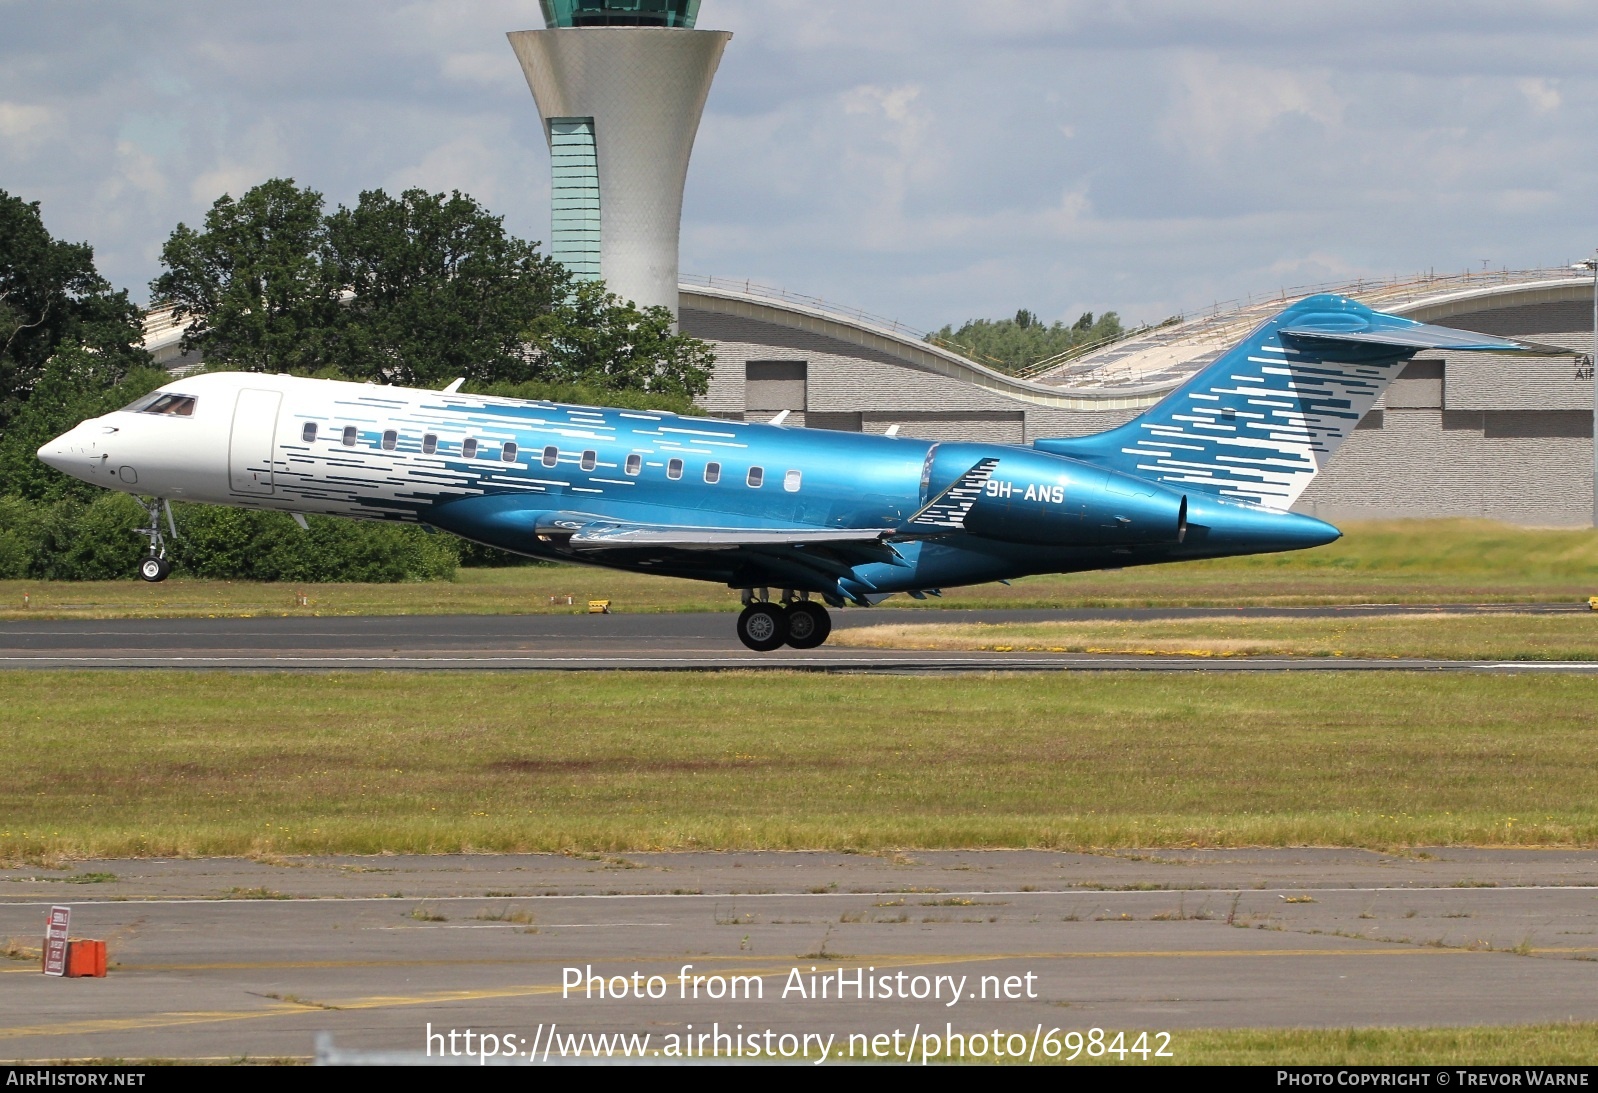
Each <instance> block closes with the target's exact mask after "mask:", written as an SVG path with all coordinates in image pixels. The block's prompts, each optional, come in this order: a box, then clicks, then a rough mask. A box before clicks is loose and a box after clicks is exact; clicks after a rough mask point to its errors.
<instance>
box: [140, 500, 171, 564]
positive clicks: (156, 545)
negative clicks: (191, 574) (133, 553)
mask: <svg viewBox="0 0 1598 1093" xmlns="http://www.w3.org/2000/svg"><path fill="white" fill-rule="evenodd" d="M144 508H145V511H146V512H147V513H148V514H149V517H150V523H149V526H147V527H142V528H139V534H140V535H143V536H145V537H146V538H147V539H149V540H150V552H149V553H148V554H146V555H145V556H144V558H143V559H142V560H140V562H139V579H140V580H143V581H149V582H151V583H152V584H154V583H158V582H160V581H164V580H166V578H167V574H168V573H171V572H172V563H171V562H169V561H167V557H166V536H165V535H163V534H161V513H162V511H163V510H165V512H166V522H167V526H168V527H169V528H171V529H172V538H174V539H176V538H177V537H178V525H177V521H176V520H174V519H173V518H172V506H171V505H170V504H168V503H167V502H166V501H164V500H162V499H161V498H159V497H153V498H151V499H150V500H149V501H148V502H147V503H146V504H145V506H144Z"/></svg>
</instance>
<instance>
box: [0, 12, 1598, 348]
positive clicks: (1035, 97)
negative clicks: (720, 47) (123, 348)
mask: <svg viewBox="0 0 1598 1093" xmlns="http://www.w3.org/2000/svg"><path fill="white" fill-rule="evenodd" d="M699 25H700V27H702V28H706V29H715V30H729V31H732V32H733V35H734V36H733V39H732V41H731V43H730V44H729V46H728V48H727V52H726V55H725V57H724V59H723V61H722V66H721V70H720V72H719V73H718V75H717V78H716V83H715V85H714V87H713V89H712V91H711V94H710V101H709V103H708V105H707V107H706V111H705V117H704V120H703V123H702V125H701V127H700V132H699V139H698V143H697V145H696V146H695V151H694V159H693V164H692V167H691V169H690V171H689V177H688V189H687V195H686V202H685V207H684V212H683V232H682V249H681V263H682V269H683V271H684V272H685V273H692V274H701V275H705V274H710V275H715V276H718V277H727V278H738V279H744V278H748V279H750V280H753V281H756V282H759V283H762V284H765V285H769V286H774V287H779V288H783V289H786V290H788V291H791V292H797V293H804V294H807V295H810V296H815V297H820V298H822V299H824V300H827V301H829V302H835V303H837V304H840V305H845V306H848V307H852V308H858V309H862V310H864V311H867V312H870V313H873V314H876V315H881V316H886V317H890V318H893V319H896V320H899V321H901V322H904V323H907V324H909V325H911V326H913V327H916V328H919V329H924V330H929V329H936V328H937V327H940V326H942V325H943V324H944V323H954V324H956V325H958V324H959V323H960V322H962V321H964V320H965V319H969V318H979V317H988V318H998V317H1004V316H1009V315H1013V314H1014V313H1015V311H1016V310H1017V309H1018V308H1023V307H1024V308H1027V309H1030V310H1031V311H1033V312H1035V313H1037V314H1039V315H1041V316H1042V317H1044V318H1045V319H1048V320H1055V319H1063V320H1065V321H1067V322H1070V321H1073V320H1074V319H1075V318H1076V317H1077V316H1078V315H1080V314H1081V313H1082V312H1084V311H1093V312H1095V313H1099V312H1103V311H1106V310H1114V311H1117V312H1119V313H1120V315H1121V316H1122V318H1123V319H1125V320H1128V321H1130V322H1151V321H1152V322H1157V321H1159V320H1161V319H1163V318H1165V317H1167V316H1169V315H1174V314H1180V313H1190V312H1192V311H1195V310H1200V309H1203V308H1206V307H1209V306H1211V305H1212V304H1213V303H1215V302H1217V301H1226V300H1233V299H1239V298H1242V297H1245V296H1248V295H1250V294H1256V295H1257V294H1262V293H1275V292H1278V291H1281V290H1282V289H1284V288H1292V287H1297V286H1308V285H1316V284H1325V283H1329V282H1349V281H1354V280H1356V279H1359V278H1387V277H1392V276H1407V275H1412V274H1416V273H1423V272H1425V271H1428V270H1436V271H1438V272H1444V271H1449V272H1458V271H1463V270H1465V269H1467V268H1472V269H1480V268H1482V266H1483V263H1486V264H1487V265H1489V266H1490V267H1491V268H1493V269H1499V268H1510V269H1521V268H1532V267H1539V266H1547V265H1564V264H1567V263H1569V262H1572V261H1576V260H1578V259H1581V258H1583V257H1586V256H1589V255H1591V254H1592V253H1593V250H1594V247H1595V246H1598V148H1595V141H1594V137H1595V135H1598V76H1595V75H1594V74H1593V71H1594V69H1595V68H1598V61H1595V59H1598V5H1594V4H1592V3H1591V0H1519V2H1517V3H1515V4H1504V3H1502V2H1501V0H1449V2H1444V0H1431V2H1421V0H1383V2H1370V0H1341V2H1339V3H1337V4H1326V3H1316V4H1309V3H1303V2H1299V0H1268V2H1267V0H1212V2H1205V0H966V2H963V3H956V2H953V0H704V4H703V6H702V8H701V12H700V21H699ZM541 26H542V20H541V18H540V16H539V12H538V4H537V2H536V0H427V2H410V3H406V2H398V0H320V2H316V3H312V2H309V0H272V2H271V3H270V4H261V3H253V2H246V0H207V2H204V3H201V2H199V0H160V2H154V0H101V2H93V0H0V189H3V190H5V191H7V192H8V193H11V194H13V195H15V196H20V197H23V198H25V199H26V200H29V201H39V202H41V203H42V209H43V214H44V218H45V223H46V225H47V226H48V228H49V229H50V230H51V232H52V233H53V234H55V235H56V236H57V237H59V238H65V239H70V240H73V241H79V240H84V241H88V242H89V243H91V244H92V245H93V246H94V248H95V253H96V257H97V260H98V263H99V266H100V270H101V272H102V273H103V274H105V276H106V277H108V278H109V279H110V280H111V281H112V282H113V283H114V284H116V285H118V286H119V287H125V288H127V289H129V290H130V291H131V292H132V293H133V295H134V297H135V299H138V300H140V301H143V300H145V299H146V298H147V296H148V290H147V285H148V282H149V281H150V279H151V278H153V277H155V276H156V275H157V274H158V273H160V271H161V267H160V251H161V246H162V244H163V243H164V242H165V240H166V238H167V237H168V235H170V233H171V231H172V229H173V228H174V227H175V226H176V225H177V224H178V223H179V222H180V221H182V222H185V223H188V224H190V225H197V224H199V223H201V222H202V221H203V219H204V215H205V211H206V209H207V208H209V207H210V205H211V203H212V202H213V201H215V200H216V198H217V197H219V196H220V195H222V194H223V193H232V194H234V195H238V194H239V193H242V192H243V191H244V190H245V189H247V188H249V187H250V186H252V185H255V184H256V183H258V182H261V181H264V180H265V179H268V178H272V177H289V178H293V179H295V180H296V181H297V182H299V183H300V184H301V185H304V186H310V187H313V188H315V189H316V190H318V191H320V192H321V193H322V194H324V195H325V197H326V199H327V202H328V204H329V207H330V208H331V207H334V206H336V205H338V204H353V203H354V202H355V201H356V200H357V198H358V196H359V194H360V193H361V191H362V190H367V189H373V188H378V187H381V188H383V189H387V190H389V191H390V192H397V191H399V190H402V189H405V188H407V187H411V186H419V187H423V188H426V189H428V190H430V191H433V192H447V191H450V190H457V189H458V190H461V191H462V192H465V193H469V194H471V195H472V196H474V197H476V198H477V199H478V200H480V201H481V202H482V203H483V204H484V205H486V206H487V207H488V208H489V209H491V210H492V211H494V212H495V213H497V214H499V215H501V216H503V217H504V218H505V223H506V226H507V228H508V229H509V230H511V231H512V232H514V233H515V234H517V235H520V236H522V237H523V238H528V239H537V240H543V239H547V237H548V231H549V156H548V152H547V150H546V148H545V145H544V140H543V137H542V135H541V131H540V127H539V122H538V114H537V110H536V108H535V107H534V104H533V100H532V96H531V94H530V93H529V92H528V89H527V85H526V81H525V80H524V79H523V77H522V75H521V71H520V69H519V68H518V66H517V63H516V59H515V57H514V55H513V54H512V52H511V49H510V46H509V45H508V44H507V42H506V40H505V33H506V32H507V31H512V30H524V29H536V28H538V27H541Z"/></svg>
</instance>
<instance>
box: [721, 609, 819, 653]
mask: <svg viewBox="0 0 1598 1093" xmlns="http://www.w3.org/2000/svg"><path fill="white" fill-rule="evenodd" d="M831 633H832V616H831V615H829V614H827V609H826V608H825V607H823V606H821V605H820V604H819V603H813V602H811V601H810V600H790V601H789V602H787V603H768V602H766V601H764V600H758V601H751V602H750V603H749V604H748V605H747V606H746V607H745V608H744V609H743V613H742V614H741V615H739V616H738V640H739V641H741V642H743V643H744V644H745V645H746V646H748V647H749V648H751V649H753V650H754V651H755V652H757V653H769V652H771V651H772V650H773V649H777V648H779V647H781V646H783V645H789V646H792V647H793V648H795V649H814V648H816V647H817V646H819V645H820V644H821V643H822V642H824V641H826V640H827V636H828V635H829V634H831Z"/></svg>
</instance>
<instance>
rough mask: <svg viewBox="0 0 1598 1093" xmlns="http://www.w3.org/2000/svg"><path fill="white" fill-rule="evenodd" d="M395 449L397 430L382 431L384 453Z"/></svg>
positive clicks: (397, 438)
mask: <svg viewBox="0 0 1598 1093" xmlns="http://www.w3.org/2000/svg"><path fill="white" fill-rule="evenodd" d="M397 447H399V432H398V430H395V429H384V430H383V450H384V451H385V452H392V451H393V450H394V449H395V448H397Z"/></svg>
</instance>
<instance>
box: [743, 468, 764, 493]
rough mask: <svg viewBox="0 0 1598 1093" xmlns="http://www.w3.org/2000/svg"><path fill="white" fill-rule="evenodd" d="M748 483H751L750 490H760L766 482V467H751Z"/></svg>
mask: <svg viewBox="0 0 1598 1093" xmlns="http://www.w3.org/2000/svg"><path fill="white" fill-rule="evenodd" d="M747 481H748V483H749V488H750V489H752V490H758V489H759V488H760V487H761V485H762V484H763V483H764V482H765V481H766V470H765V468H764V467H750V468H749V477H748V479H747Z"/></svg>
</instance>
